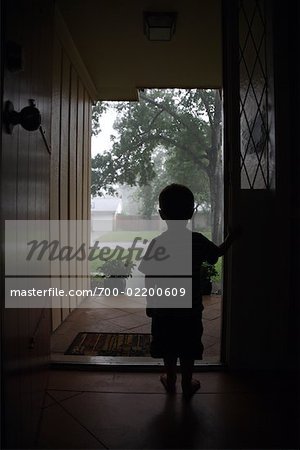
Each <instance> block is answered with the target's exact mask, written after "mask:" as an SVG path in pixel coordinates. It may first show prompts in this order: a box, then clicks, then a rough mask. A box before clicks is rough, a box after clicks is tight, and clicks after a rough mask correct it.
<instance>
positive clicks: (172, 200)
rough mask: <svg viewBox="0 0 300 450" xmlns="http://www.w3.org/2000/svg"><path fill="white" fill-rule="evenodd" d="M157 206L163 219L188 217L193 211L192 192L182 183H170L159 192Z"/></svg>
mask: <svg viewBox="0 0 300 450" xmlns="http://www.w3.org/2000/svg"><path fill="white" fill-rule="evenodd" d="M159 207H160V209H161V212H162V213H163V215H164V216H165V217H163V218H164V219H169V220H187V219H190V218H191V217H192V215H193V212H194V194H193V193H192V191H191V190H190V189H189V188H187V187H186V186H183V185H182V184H176V183H173V184H170V185H169V186H166V187H165V188H164V189H163V190H162V191H161V193H160V194H159Z"/></svg>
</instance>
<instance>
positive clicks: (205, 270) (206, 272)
mask: <svg viewBox="0 0 300 450" xmlns="http://www.w3.org/2000/svg"><path fill="white" fill-rule="evenodd" d="M217 275H218V272H217V269H216V268H215V265H213V264H209V263H207V262H204V263H203V264H202V266H201V271H200V278H201V280H207V281H212V279H214V278H215V277H216V276H217Z"/></svg>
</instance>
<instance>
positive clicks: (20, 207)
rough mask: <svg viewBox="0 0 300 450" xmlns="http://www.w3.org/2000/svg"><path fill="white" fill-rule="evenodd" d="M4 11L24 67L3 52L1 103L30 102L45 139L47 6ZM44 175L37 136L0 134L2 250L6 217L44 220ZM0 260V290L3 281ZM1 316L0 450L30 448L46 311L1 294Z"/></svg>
mask: <svg viewBox="0 0 300 450" xmlns="http://www.w3.org/2000/svg"><path fill="white" fill-rule="evenodd" d="M3 11H4V24H5V30H4V35H2V36H1V37H3V41H4V45H5V46H6V43H7V42H8V41H12V42H15V43H17V44H19V45H20V47H21V49H22V53H23V61H22V67H19V68H15V69H14V70H13V68H12V67H11V66H10V65H9V64H8V57H9V55H8V54H7V53H6V59H5V62H4V69H3V86H4V87H3V99H2V100H3V101H4V102H5V101H7V100H10V101H12V102H13V104H14V108H15V110H16V111H20V110H21V109H22V108H23V107H24V106H28V99H30V98H33V99H35V100H36V105H37V107H38V108H39V110H40V112H41V116H42V125H43V128H44V129H45V132H46V136H47V139H48V140H49V139H50V117H51V95H52V87H51V86H52V77H51V73H52V58H51V56H50V55H51V54H52V35H53V14H54V11H53V2H52V1H51V0H43V2H37V1H36V0H26V1H25V0H6V1H4V8H3ZM49 175H50V155H49V153H48V151H47V149H46V146H45V144H44V142H43V139H42V136H41V134H40V132H39V131H32V132H29V131H26V130H24V129H23V128H22V127H21V126H19V125H18V126H16V127H15V128H14V130H13V133H12V134H11V135H10V134H7V133H6V132H5V131H4V130H2V151H1V217H2V221H1V240H2V244H3V240H4V220H5V219H10V220H21V219H25V220H35V219H41V220H48V219H49V182H50V180H49ZM2 248H3V245H2ZM3 256H4V255H3V254H1V284H2V283H3V284H4V282H5V279H4V275H5V267H4V263H3ZM1 315H2V317H1V318H2V320H1V322H2V330H1V347H2V398H1V412H2V434H3V435H2V439H3V440H2V445H1V448H33V446H34V439H35V436H36V432H37V425H38V421H39V417H40V413H41V407H42V403H43V399H44V393H45V387H46V382H47V368H48V358H49V351H50V349H49V341H50V340H49V335H50V327H51V316H50V310H49V309H45V310H42V309H8V308H5V304H4V290H3V289H2V291H1ZM33 337H34V345H33V346H31V345H30V343H31V339H32V338H33Z"/></svg>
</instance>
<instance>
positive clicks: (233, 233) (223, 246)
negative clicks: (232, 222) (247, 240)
mask: <svg viewBox="0 0 300 450" xmlns="http://www.w3.org/2000/svg"><path fill="white" fill-rule="evenodd" d="M240 234H241V229H240V228H237V229H235V230H234V231H232V230H229V232H228V234H227V236H226V238H225V240H224V242H223V243H222V244H221V245H219V247H218V248H219V256H223V255H224V254H225V253H226V252H227V250H228V249H229V247H231V245H232V243H233V242H234V241H235V240H236V238H237V237H238V236H239V235H240Z"/></svg>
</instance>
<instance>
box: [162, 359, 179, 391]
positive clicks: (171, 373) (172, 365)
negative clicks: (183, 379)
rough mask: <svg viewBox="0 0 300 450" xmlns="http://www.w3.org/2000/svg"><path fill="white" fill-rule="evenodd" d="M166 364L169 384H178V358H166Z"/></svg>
mask: <svg viewBox="0 0 300 450" xmlns="http://www.w3.org/2000/svg"><path fill="white" fill-rule="evenodd" d="M164 364H165V369H166V374H167V380H168V383H170V384H174V383H176V371H177V367H176V365H177V357H176V356H174V357H173V356H172V357H170V356H169V357H168V358H164Z"/></svg>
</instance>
